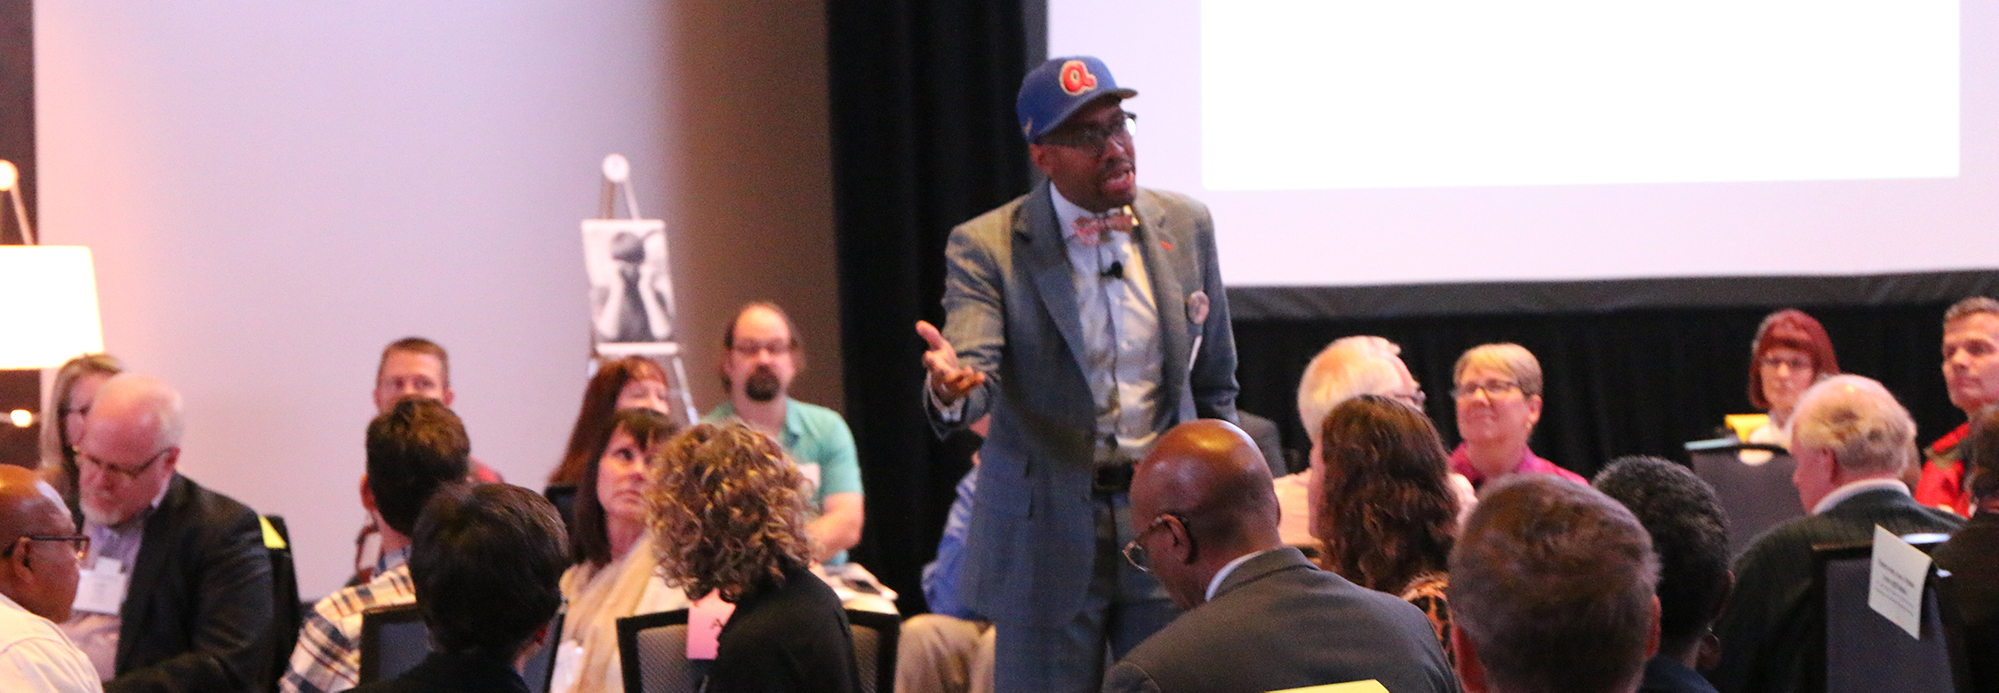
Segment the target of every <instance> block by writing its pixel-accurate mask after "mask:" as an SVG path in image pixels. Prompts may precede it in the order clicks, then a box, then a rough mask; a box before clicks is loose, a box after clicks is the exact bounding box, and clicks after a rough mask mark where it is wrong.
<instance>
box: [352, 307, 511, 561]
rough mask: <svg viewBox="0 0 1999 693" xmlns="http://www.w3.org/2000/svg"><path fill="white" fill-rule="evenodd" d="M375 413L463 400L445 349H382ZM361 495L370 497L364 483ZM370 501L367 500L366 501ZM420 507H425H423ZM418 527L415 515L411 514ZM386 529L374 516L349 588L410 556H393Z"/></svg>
mask: <svg viewBox="0 0 1999 693" xmlns="http://www.w3.org/2000/svg"><path fill="white" fill-rule="evenodd" d="M374 397H375V413H376V414H377V415H380V414H387V413H388V412H389V409H390V408H391V407H394V406H395V405H396V402H397V401H398V400H401V399H403V398H405V397H422V398H425V399H431V400H436V401H437V402H439V403H441V404H443V405H444V406H446V407H450V406H451V403H452V402H453V401H454V400H456V399H457V397H458V395H457V393H456V392H454V391H453V390H452V389H451V355H450V354H448V353H445V351H444V347H442V346H438V344H437V343H436V342H433V341H430V340H428V339H424V338H422V337H404V338H402V339H398V340H396V341H394V342H390V343H389V345H388V346H386V347H383V348H382V359H381V361H379V362H377V363H376V364H375V392H374ZM465 461H466V464H469V465H471V468H472V477H473V479H475V480H477V481H479V482H480V483H488V484H490V483H498V482H500V481H502V479H501V478H500V473H499V472H497V471H494V470H493V468H491V467H488V466H486V465H485V464H484V463H482V462H480V461H479V459H478V458H476V457H471V456H469V455H468V456H466V458H465ZM361 493H362V494H363V495H364V496H365V495H366V494H367V493H368V490H367V488H366V482H365V481H364V482H363V488H362V489H361ZM364 501H365V499H364ZM417 507H422V506H421V504H419V505H418V506H417ZM411 517H412V521H414V517H415V513H414V511H412V513H411ZM381 531H382V526H381V524H380V523H378V522H376V521H375V519H374V515H372V514H371V515H369V521H368V524H367V525H364V526H362V527H361V533H360V535H359V536H356V537H355V538H354V577H353V578H351V579H349V580H348V581H347V586H349V587H352V586H355V585H361V584H365V583H367V582H368V581H369V580H372V579H374V578H375V576H377V575H381V574H382V573H384V572H387V571H388V570H389V568H390V567H392V566H393V564H395V563H401V562H402V561H403V559H404V558H405V556H403V555H399V554H398V555H391V552H392V551H393V550H394V549H392V548H391V547H387V546H384V544H385V541H384V540H383V538H382V536H381ZM408 538H409V537H408V534H407V533H405V534H404V536H403V541H402V542H400V545H401V547H402V549H403V550H404V551H407V550H408V547H409V543H408Z"/></svg>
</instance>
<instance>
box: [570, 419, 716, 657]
mask: <svg viewBox="0 0 1999 693" xmlns="http://www.w3.org/2000/svg"><path fill="white" fill-rule="evenodd" d="M612 422H613V423H612V428H611V431H610V432H609V436H608V438H607V439H605V440H602V441H598V443H597V445H596V446H595V447H596V449H597V450H598V455H597V461H595V462H592V463H590V465H589V466H588V467H585V468H584V472H585V473H584V475H583V483H582V485H580V486H579V487H578V488H577V493H576V517H575V519H574V521H572V522H571V523H570V524H569V560H570V567H569V570H568V571H567V572H564V573H563V574H562V599H563V601H564V602H565V603H567V604H568V605H569V615H568V616H566V617H564V618H563V624H562V633H561V636H562V640H561V643H562V649H561V650H559V651H558V655H557V657H558V659H557V661H556V665H555V678H554V682H553V683H554V685H552V686H551V687H550V690H553V691H556V693H562V692H564V691H577V692H579V693H582V692H585V691H591V692H594V691H618V690H623V688H622V687H623V685H624V684H623V681H624V669H623V668H622V666H623V665H622V664H621V660H620V659H619V656H618V619H620V618H624V617H627V616H636V615H639V614H650V613H656V612H660V611H672V610H674V609H685V608H687V606H688V601H687V597H686V595H684V594H681V593H680V591H679V590H675V589H672V588H669V587H667V586H666V583H665V582H664V581H662V580H661V579H660V577H659V556H658V555H657V554H655V553H654V552H653V546H652V543H653V542H652V534H651V533H650V532H648V531H647V529H646V500H645V486H646V482H647V480H648V478H649V477H650V476H651V474H652V472H651V467H652V460H653V456H654V454H655V453H656V452H657V451H658V450H659V448H661V447H662V446H663V444H664V443H665V442H666V440H667V439H668V438H671V437H672V436H673V433H674V431H675V426H674V425H673V422H672V421H671V420H669V419H667V418H666V415H665V414H661V413H659V412H656V411H653V410H651V409H626V410H624V411H620V412H618V413H617V414H615V415H613V417H612Z"/></svg>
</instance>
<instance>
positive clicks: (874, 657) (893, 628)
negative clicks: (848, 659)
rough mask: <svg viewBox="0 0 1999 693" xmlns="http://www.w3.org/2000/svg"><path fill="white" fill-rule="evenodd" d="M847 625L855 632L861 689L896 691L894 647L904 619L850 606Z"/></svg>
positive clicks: (879, 691)
mask: <svg viewBox="0 0 1999 693" xmlns="http://www.w3.org/2000/svg"><path fill="white" fill-rule="evenodd" d="M847 628H848V630H850V631H852V632H853V634H854V659H855V663H856V664H857V665H859V666H858V669H859V671H860V673H861V690H863V691H876V692H877V693H894V691H895V648H896V644H897V642H898V639H899V638H900V637H901V635H902V619H901V618H899V617H897V616H896V615H895V614H884V613H879V612H875V611H856V610H854V609H848V610H847Z"/></svg>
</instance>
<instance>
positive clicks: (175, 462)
mask: <svg viewBox="0 0 1999 693" xmlns="http://www.w3.org/2000/svg"><path fill="white" fill-rule="evenodd" d="M160 466H162V467H166V468H167V474H169V475H171V474H173V473H174V472H175V471H176V470H178V469H179V468H180V446H179V445H175V446H173V447H172V448H168V449H167V456H166V457H165V458H163V459H161V460H160Z"/></svg>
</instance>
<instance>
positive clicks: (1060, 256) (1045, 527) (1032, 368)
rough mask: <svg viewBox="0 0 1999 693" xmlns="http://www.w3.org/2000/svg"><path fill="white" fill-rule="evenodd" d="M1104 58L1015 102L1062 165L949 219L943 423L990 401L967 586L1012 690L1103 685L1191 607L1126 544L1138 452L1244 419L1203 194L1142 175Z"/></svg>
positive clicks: (1068, 61) (1037, 145)
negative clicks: (1144, 180)
mask: <svg viewBox="0 0 1999 693" xmlns="http://www.w3.org/2000/svg"><path fill="white" fill-rule="evenodd" d="M1137 95H1138V92H1136V91H1133V90H1130V89H1125V88H1122V87H1119V86H1118V84H1117V80H1116V79H1114V78H1112V77H1111V71H1110V68H1108V67H1106V66H1105V65H1104V63H1103V61H1101V60H1098V59H1096V58H1092V57H1088V56H1076V57H1064V58H1055V59H1053V60H1050V61H1048V62H1046V63H1043V64H1042V65H1041V66H1040V67H1037V68H1035V69H1034V70H1032V71H1030V72H1028V73H1027V76H1026V77H1025V78H1023V79H1022V80H1021V84H1020V96H1019V99H1018V100H1017V102H1016V110H1017V111H1018V114H1019V116H1020V129H1021V134H1022V136H1024V137H1025V138H1026V139H1027V142H1028V153H1029V154H1030V155H1031V157H1032V158H1033V161H1034V166H1035V168H1038V169H1040V170H1041V172H1042V173H1043V174H1046V176H1047V178H1048V181H1047V182H1046V183H1043V184H1041V185H1037V186H1035V188H1034V189H1033V190H1032V191H1031V192H1029V193H1028V194H1027V195H1025V196H1023V197H1020V198H1018V199H1015V200H1013V201H1012V202H1008V203H1007V204H1005V205H1003V206H1001V207H1000V208H998V209H995V210H992V211H990V212H986V213H985V214H982V215H980V216H979V217H978V218H976V219H973V220H971V221H968V222H965V223H964V224H962V225H959V226H958V227H957V228H955V229H953V230H952V231H951V241H950V245H949V247H948V249H947V250H946V251H945V252H946V255H945V263H946V271H947V278H946V280H945V289H944V308H945V311H946V312H947V313H948V318H949V319H948V320H947V321H946V323H945V328H944V330H943V331H942V332H941V333H940V332H939V331H938V330H937V328H935V327H933V326H931V325H930V324H929V323H921V322H919V323H917V328H916V329H917V333H918V334H920V335H921V336H922V337H923V338H924V339H925V340H926V341H928V342H929V350H928V351H927V352H926V353H925V354H924V355H923V362H924V366H925V368H926V369H928V371H929V380H928V388H927V389H928V393H927V395H926V399H927V400H928V402H929V407H928V409H929V412H930V419H931V423H932V426H933V427H934V428H935V429H936V430H937V431H938V432H939V434H943V433H947V432H949V431H952V430H955V429H957V428H961V427H964V426H966V425H969V424H970V423H971V422H973V421H977V420H979V418H980V417H982V416H985V415H987V414H991V415H992V423H991V431H990V433H989V434H988V436H987V438H986V443H985V446H984V447H983V448H981V452H980V456H981V458H982V459H983V465H982V469H981V471H980V474H979V479H980V482H979V488H978V491H977V495H976V497H975V500H974V502H973V512H972V520H971V523H970V531H969V534H968V536H967V537H966V551H965V554H966V557H967V564H966V566H965V568H964V573H963V575H962V577H961V582H960V584H959V590H960V592H961V596H962V598H963V600H964V601H965V602H966V604H967V605H968V606H969V607H970V608H972V609H973V610H975V611H977V612H979V613H981V614H984V615H986V616H989V617H991V618H992V619H993V621H994V622H995V623H996V624H997V626H998V633H999V637H998V644H997V648H996V651H995V662H994V664H995V683H996V684H997V687H998V689H999V690H1001V691H1095V690H1098V689H1099V687H1100V686H1101V685H1102V681H1103V670H1104V661H1105V655H1106V652H1107V651H1108V652H1109V653H1110V654H1111V655H1112V656H1115V657H1120V658H1121V657H1123V656H1124V654H1125V653H1126V652H1127V651H1129V650H1130V649H1131V648H1133V647H1135V646H1136V645H1138V643H1139V642H1141V641H1143V640H1144V639H1145V638H1146V637H1147V636H1150V635H1151V634H1152V633H1153V632H1154V631H1157V630H1159V628H1161V627H1162V626H1164V625H1165V624H1166V623H1167V622H1168V621H1171V620H1172V619H1173V617H1174V616H1175V615H1177V613H1178V612H1177V610H1176V609H1175V608H1174V607H1173V605H1172V602H1171V601H1170V600H1169V599H1168V598H1167V596H1166V593H1165V592H1164V591H1163V590H1162V589H1161V588H1160V586H1159V582H1158V581H1157V580H1155V579H1153V577H1152V576H1151V575H1150V574H1148V573H1146V572H1144V569H1143V568H1140V567H1138V565H1139V564H1138V563H1134V562H1128V561H1126V560H1125V557H1124V556H1123V555H1121V551H1122V550H1123V549H1124V547H1126V546H1128V545H1130V544H1131V543H1132V542H1133V541H1134V540H1136V539H1138V538H1140V537H1141V536H1144V535H1146V534H1148V533H1152V532H1155V531H1157V530H1158V528H1159V527H1160V526H1161V518H1151V517H1139V518H1134V517H1132V516H1131V508H1130V498H1129V494H1128V490H1129V489H1130V486H1131V477H1132V463H1133V462H1136V461H1137V460H1139V459H1141V458H1143V457H1144V456H1145V454H1146V453H1147V452H1148V451H1150V450H1151V448H1152V446H1153V444H1154V443H1155V442H1156V441H1157V440H1158V439H1159V437H1160V435H1161V434H1163V433H1164V432H1165V431H1166V430H1167V429H1170V428H1172V427H1173V426H1174V425H1176V424H1179V423H1180V422H1182V421H1188V420H1192V419H1196V418H1217V419H1225V420H1228V421H1230V422H1234V421H1235V418H1236V413H1235V399H1236V382H1235V365H1236V364H1235V358H1236V357H1235V338H1234V336H1233V335H1232V333H1231V332H1230V329H1229V311H1228V299H1227V297H1226V295H1224V294H1223V292H1222V278H1221V273H1220V271H1219V270H1218V269H1217V262H1216V259H1215V233H1214V223H1213V221H1212V220H1211V219H1210V218H1209V216H1208V210H1207V208H1206V207H1205V206H1203V205H1202V204H1201V203H1199V202H1196V201H1194V200H1193V199H1191V198H1188V197H1186V196H1184V195H1179V194H1175V193H1170V192H1163V191H1156V190H1146V189H1142V188H1140V187H1138V183H1137V177H1136V172H1137V156H1136V150H1135V149H1134V147H1133V143H1132V134H1131V124H1132V122H1133V121H1134V119H1135V118H1134V116H1132V115H1131V114H1130V113H1128V112H1126V111H1125V110H1124V101H1125V99H1129V98H1132V97H1134V96H1137Z"/></svg>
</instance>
